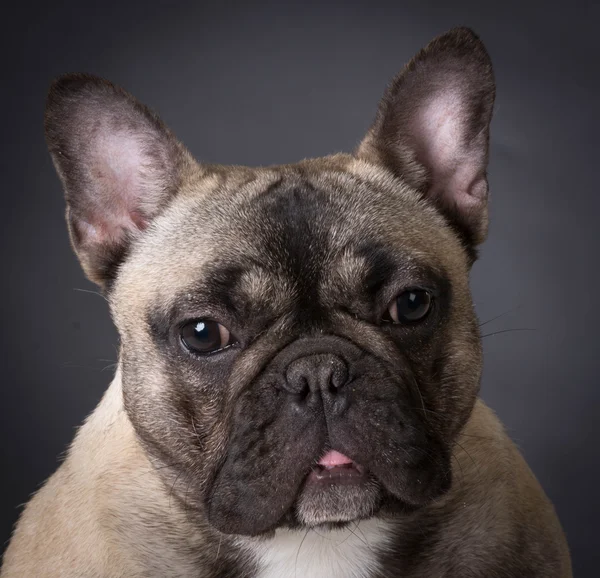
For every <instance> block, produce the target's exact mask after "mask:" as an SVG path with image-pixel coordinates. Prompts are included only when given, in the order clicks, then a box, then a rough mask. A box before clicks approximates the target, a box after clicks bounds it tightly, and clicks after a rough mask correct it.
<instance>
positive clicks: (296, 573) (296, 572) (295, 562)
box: [294, 528, 310, 578]
mask: <svg viewBox="0 0 600 578" xmlns="http://www.w3.org/2000/svg"><path fill="white" fill-rule="evenodd" d="M309 532H310V528H308V529H307V530H306V532H305V534H304V537H303V538H302V541H301V542H300V545H299V546H298V551H297V552H296V560H295V561H294V577H295V578H297V576H298V556H300V549H301V548H302V544H304V540H306V536H308V533H309Z"/></svg>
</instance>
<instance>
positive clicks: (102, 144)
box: [81, 130, 147, 243]
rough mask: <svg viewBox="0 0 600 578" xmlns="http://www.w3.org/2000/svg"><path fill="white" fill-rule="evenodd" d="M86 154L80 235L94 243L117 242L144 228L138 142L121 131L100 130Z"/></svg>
mask: <svg viewBox="0 0 600 578" xmlns="http://www.w3.org/2000/svg"><path fill="white" fill-rule="evenodd" d="M89 153H90V172H91V181H92V182H93V183H94V185H93V189H94V190H92V191H89V192H88V199H89V204H88V212H86V213H87V214H86V221H87V222H86V223H83V224H82V225H83V226H82V227H81V232H82V233H83V234H84V236H85V237H87V240H88V241H90V242H94V243H98V242H101V243H106V242H108V243H111V242H116V241H118V240H120V239H121V238H122V237H123V235H124V234H125V233H127V232H135V231H137V230H142V229H144V228H145V227H146V226H147V220H146V218H145V217H144V216H143V214H142V212H141V210H140V206H141V205H142V204H143V196H144V194H145V193H147V191H145V190H144V188H145V187H144V182H143V179H142V174H143V173H142V171H143V169H144V160H145V159H144V157H143V154H142V151H141V143H140V142H139V141H138V139H136V138H134V137H133V136H131V135H129V134H127V133H125V132H123V131H116V132H112V133H110V132H109V131H107V130H105V131H103V130H100V131H98V133H97V134H96V139H95V140H94V142H93V143H92V146H91V149H90V151H89Z"/></svg>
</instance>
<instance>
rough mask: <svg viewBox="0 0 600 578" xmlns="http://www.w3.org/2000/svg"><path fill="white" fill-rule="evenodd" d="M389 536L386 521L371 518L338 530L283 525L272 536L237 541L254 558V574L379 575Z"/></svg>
mask: <svg viewBox="0 0 600 578" xmlns="http://www.w3.org/2000/svg"><path fill="white" fill-rule="evenodd" d="M391 538H392V530H391V527H390V526H389V525H388V524H387V523H386V522H384V521H382V520H376V519H370V520H363V521H361V522H358V523H357V524H355V525H352V527H348V528H344V529H340V530H331V531H326V530H322V529H319V528H315V529H310V530H284V529H282V530H277V532H276V533H275V536H274V537H272V538H268V539H265V540H261V541H257V540H256V539H246V538H241V539H239V540H238V541H237V542H238V543H239V544H240V545H241V546H242V547H243V548H244V549H245V550H246V551H248V552H250V553H251V554H252V556H253V557H254V558H255V560H256V562H257V565H258V573H257V574H256V576H257V578H288V577H289V578H295V577H301V576H311V578H370V577H371V576H376V575H377V576H379V575H380V572H381V570H382V569H381V568H380V562H379V561H380V559H381V555H380V554H381V552H383V551H385V550H386V547H387V546H388V544H389V542H390V541H391Z"/></svg>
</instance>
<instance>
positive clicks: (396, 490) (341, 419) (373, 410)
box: [46, 29, 494, 535]
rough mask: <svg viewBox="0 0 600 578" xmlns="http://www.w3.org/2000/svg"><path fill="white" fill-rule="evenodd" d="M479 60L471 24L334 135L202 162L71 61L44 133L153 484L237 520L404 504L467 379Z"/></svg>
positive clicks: (416, 500) (484, 75)
mask: <svg viewBox="0 0 600 578" xmlns="http://www.w3.org/2000/svg"><path fill="white" fill-rule="evenodd" d="M493 100H494V81H493V76H492V71H491V66H490V61H489V58H488V55H487V53H486V51H485V49H484V47H483V45H482V44H481V42H480V41H479V39H478V38H477V37H476V36H475V35H474V34H473V33H472V32H470V31H469V30H466V29H457V30H453V31H451V32H449V33H448V34H446V35H444V36H441V37H439V38H437V39H435V40H434V41H433V42H432V43H431V44H429V45H428V46H427V47H426V48H425V49H424V50H422V51H421V52H420V53H419V54H418V55H417V56H416V57H415V58H414V59H413V60H412V61H411V62H410V63H409V64H408V65H407V66H406V67H405V68H404V70H403V71H402V72H401V73H400V74H399V75H398V76H397V77H396V78H395V79H394V80H393V82H392V83H391V84H390V86H389V88H388V89H387V92H386V93H385V96H384V98H383V100H382V102H381V105H380V107H379V111H378V113H377V117H376V120H375V122H374V124H373V126H372V127H371V129H370V131H369V133H368V135H367V136H366V138H365V139H364V140H363V141H362V143H361V144H360V146H359V147H358V150H357V151H356V153H355V154H353V155H335V156H331V157H326V158H321V159H315V160H307V161H303V162H300V163H298V164H295V165H287V166H275V167H267V168H257V169H252V168H244V167H225V166H215V165H204V164H199V163H197V162H196V161H195V160H193V159H192V157H191V156H190V154H189V153H188V152H187V151H186V150H185V148H184V147H183V146H182V145H181V144H180V143H179V142H178V141H177V140H176V139H175V137H174V136H173V135H172V134H171V133H170V132H169V130H168V129H167V128H166V127H165V126H164V124H162V122H161V121H160V120H159V119H158V118H157V117H156V116H155V115H154V114H153V113H152V112H150V111H149V110H148V109H147V108H146V107H144V106H143V105H141V104H140V103H138V102H137V101H136V100H134V99H133V98H132V97H131V96H130V95H128V94H127V93H126V92H124V91H123V90H121V89H119V88H117V87H115V86H113V85H112V84H110V83H108V82H106V81H104V80H101V79H98V78H95V77H90V76H83V75H69V76H66V77H62V78H60V79H59V80H58V81H57V82H56V83H55V84H54V85H53V87H52V88H51V91H50V95H49V100H48V106H47V112H46V134H47V139H48V143H49V148H50V151H51V153H52V157H53V159H54V162H55V165H56V168H57V171H58V173H59V175H60V177H61V179H62V182H63V184H64V187H65V191H66V199H67V206H68V210H67V219H68V224H69V229H70V234H71V239H72V243H73V245H74V247H75V250H76V252H77V254H78V256H79V258H80V260H81V262H82V265H83V268H84V270H85V272H86V273H87V275H88V276H89V277H90V278H91V279H92V280H94V281H95V282H97V283H98V284H99V285H100V286H101V287H102V288H103V289H104V291H105V292H106V294H107V295H108V296H109V300H110V304H111V310H112V313H113V317H114V319H115V322H116V325H117V327H118V329H119V333H120V336H121V341H122V343H121V368H122V382H123V396H124V402H125V407H126V411H127V413H128V416H129V418H130V420H131V422H132V423H133V425H134V428H135V431H136V433H137V435H138V437H139V439H140V440H141V442H142V444H143V446H144V448H145V449H146V451H147V453H148V455H149V456H150V458H151V459H152V460H153V462H154V463H155V465H156V469H157V472H159V474H160V475H161V476H163V477H164V480H165V484H166V485H167V487H168V488H169V489H172V491H173V494H174V495H175V496H177V497H178V498H179V499H181V500H182V501H184V502H185V504H186V507H187V508H188V509H189V510H190V511H198V512H200V513H201V515H206V516H207V519H208V520H209V522H210V523H211V524H212V525H213V526H215V527H216V528H217V529H219V530H221V531H223V532H226V533H233V534H250V535H256V534H261V533H264V532H267V531H269V530H272V529H274V528H276V527H278V526H281V525H303V526H314V525H319V524H329V523H332V524H337V523H344V522H348V521H351V520H356V519H360V518H365V517H369V516H372V515H376V514H377V513H380V515H393V514H394V513H397V512H399V511H405V510H407V509H413V508H418V507H421V506H423V505H425V504H427V503H430V502H431V501H432V500H434V499H435V498H436V497H438V496H440V495H442V494H443V493H444V492H445V491H446V490H447V489H448V488H449V486H450V484H451V470H452V467H451V461H450V457H451V451H452V446H453V444H454V440H455V438H456V435H457V433H458V432H459V430H460V429H461V427H462V426H463V425H464V423H465V422H466V420H467V419H468V417H469V415H470V412H471V411H472V408H473V404H474V400H475V397H476V395H477V391H478V387H479V378H480V369H481V348H480V343H479V335H478V326H477V322H476V318H475V315H474V312H473V307H472V302H471V297H470V293H469V286H468V273H469V269H470V266H471V264H472V262H473V260H474V257H475V251H476V246H477V245H478V244H479V243H480V242H481V241H482V240H483V239H484V237H485V234H486V228H487V206H486V201H487V188H488V187H487V181H486V165H487V158H488V131H489V122H490V117H491V113H492V106H493Z"/></svg>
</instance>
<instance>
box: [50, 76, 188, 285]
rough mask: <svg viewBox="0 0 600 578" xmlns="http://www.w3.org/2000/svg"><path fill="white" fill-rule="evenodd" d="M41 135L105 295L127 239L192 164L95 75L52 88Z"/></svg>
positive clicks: (85, 257) (149, 115)
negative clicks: (45, 142)
mask: <svg viewBox="0 0 600 578" xmlns="http://www.w3.org/2000/svg"><path fill="white" fill-rule="evenodd" d="M45 129H46V141H47V143H48V148H49V150H50V154H51V155H52V159H53V161H54V166H55V167H56V170H57V172H58V175H59V176H60V179H61V181H62V183H63V186H64V190H65V196H66V201H67V222H68V225H69V232H70V236H71V242H72V243H73V246H74V248H75V251H76V253H77V255H78V257H79V259H80V261H81V264H82V266H83V269H84V271H85V273H86V274H87V276H88V277H89V278H90V279H91V280H92V281H94V282H95V283H97V284H98V285H100V286H101V287H102V288H104V289H107V286H108V285H110V283H111V282H112V281H113V280H114V278H115V276H116V273H117V270H118V267H119V265H120V264H121V263H122V261H123V259H124V257H125V255H126V254H127V251H128V248H129V246H130V243H131V241H132V240H133V239H134V238H135V237H136V236H138V235H139V234H140V232H141V231H143V230H144V229H145V228H146V227H147V226H148V224H149V223H150V222H151V221H152V219H154V218H155V217H156V216H157V215H158V214H159V213H160V212H161V211H162V210H163V209H164V207H165V206H166V205H167V204H168V203H169V201H170V200H171V199H172V198H173V196H174V195H175V193H176V192H177V190H178V188H179V186H180V184H181V181H182V178H183V175H184V174H185V173H186V171H189V170H192V169H193V167H194V166H197V165H195V161H194V160H193V159H192V157H191V156H190V154H189V153H188V152H187V150H186V149H185V148H184V147H183V145H182V144H181V143H179V142H178V141H177V139H176V138H175V137H174V136H173V135H172V133H171V132H170V131H169V129H168V128H167V127H166V126H165V125H164V124H163V123H162V122H161V121H160V119H159V118H158V117H157V116H156V115H155V114H154V113H153V112H151V111H150V110H149V109H148V108H147V107H145V106H144V105H142V104H140V103H139V102H138V101H137V100H136V99H134V98H133V97H132V96H131V95H130V94H128V93H127V92H125V91H124V90H122V89H120V88H118V87H116V86H114V85H113V84H111V83H110V82H108V81H106V80H103V79H101V78H97V77H95V76H89V75H82V74H70V75H66V76H62V77H60V78H59V79H57V80H56V81H55V82H54V83H53V84H52V87H51V88H50V92H49V95H48V100H47V104H46V115H45Z"/></svg>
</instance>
